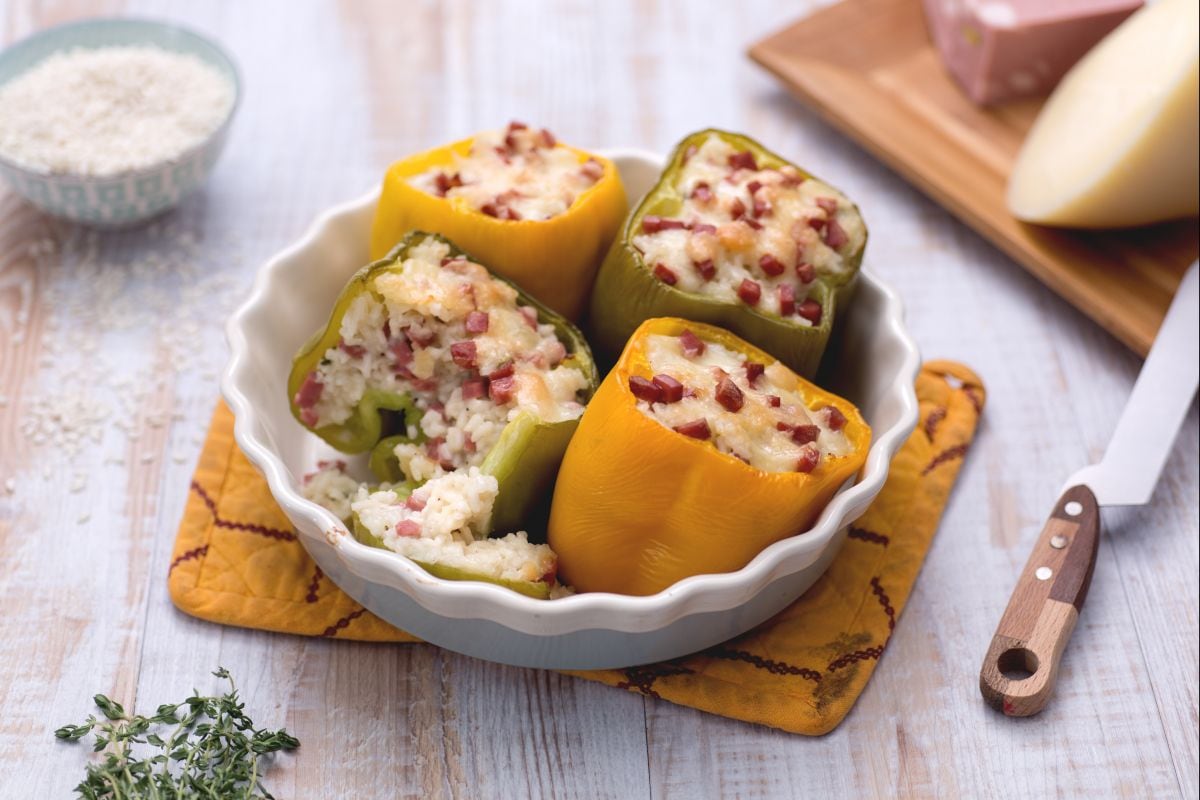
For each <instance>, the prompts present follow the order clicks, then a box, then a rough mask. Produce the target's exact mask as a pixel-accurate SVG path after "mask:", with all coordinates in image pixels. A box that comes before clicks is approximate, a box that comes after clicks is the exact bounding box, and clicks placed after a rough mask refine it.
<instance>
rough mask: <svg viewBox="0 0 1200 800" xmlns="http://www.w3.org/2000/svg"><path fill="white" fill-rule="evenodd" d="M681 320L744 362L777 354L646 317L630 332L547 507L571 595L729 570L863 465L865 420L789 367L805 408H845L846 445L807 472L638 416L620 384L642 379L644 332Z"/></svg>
mask: <svg viewBox="0 0 1200 800" xmlns="http://www.w3.org/2000/svg"><path fill="white" fill-rule="evenodd" d="M685 328H687V329H690V330H691V331H692V332H693V333H695V334H696V335H697V336H699V337H700V338H701V339H703V340H705V341H708V342H715V343H719V344H721V345H723V346H725V347H728V348H730V349H731V350H734V351H736V352H739V353H742V354H744V355H745V356H747V357H748V358H750V359H753V360H755V361H759V362H761V363H763V364H771V363H773V362H774V361H776V359H774V358H772V357H771V356H769V355H767V354H766V353H765V352H763V351H761V350H759V349H758V348H756V347H754V346H752V345H750V344H748V343H746V342H744V341H742V340H741V339H738V338H737V337H736V336H734V335H733V334H731V333H729V332H728V331H725V330H723V329H721V328H717V327H714V326H711V325H705V324H701V323H696V322H689V321H686V320H682V319H677V318H673V317H665V318H657V319H650V320H647V321H645V322H644V323H642V324H641V326H640V327H638V329H637V330H636V331H635V332H634V334H633V336H632V337H631V338H630V340H629V343H628V345H627V346H626V347H625V350H624V352H623V353H622V354H621V358H620V360H619V361H618V362H617V365H616V366H615V367H614V368H613V370H612V371H611V372H610V373H609V374H608V376H607V377H605V379H604V381H603V382H602V383H601V384H600V388H599V389H598V390H597V391H596V394H595V396H594V397H593V398H592V401H591V403H590V404H589V405H588V407H587V410H586V411H585V412H584V414H583V418H582V419H581V420H580V423H579V428H578V429H577V431H576V433H575V436H574V438H573V439H572V440H571V444H570V445H569V446H568V448H567V453H566V456H565V457H564V459H563V462H562V467H561V468H560V470H559V473H558V480H557V483H556V485H555V489H554V500H553V505H552V507H551V512H550V525H549V539H548V541H549V543H550V546H551V547H552V548H553V549H554V551H555V552H556V553H557V554H558V558H559V577H560V579H561V580H562V581H563V582H564V583H567V584H569V585H571V586H573V587H575V589H576V590H578V591H580V592H598V591H599V592H616V593H619V594H630V595H649V594H655V593H657V592H660V591H662V590H663V589H666V588H667V587H668V586H670V585H672V584H674V583H675V582H677V581H680V580H682V579H684V578H687V577H690V576H692V575H701V574H710V573H721V572H731V571H734V570H738V569H741V568H742V567H744V566H745V565H746V564H748V563H749V562H750V561H751V559H753V558H754V557H755V556H756V555H757V554H758V553H759V552H761V551H762V550H763V548H765V547H767V546H768V545H770V544H772V543H774V542H777V541H779V540H780V539H783V538H785V537H788V536H792V535H794V534H796V533H800V532H802V531H804V530H807V529H808V527H809V526H811V524H812V523H813V522H814V521H815V520H816V518H817V516H818V515H819V514H820V513H821V510H822V509H823V508H824V507H825V505H826V504H827V503H828V502H829V500H830V499H831V498H832V497H833V495H834V493H835V492H836V491H837V490H838V489H839V488H840V487H841V486H842V484H843V483H845V482H846V480H847V479H849V478H851V477H852V476H853V475H855V474H856V473H857V472H858V471H859V469H861V468H862V465H863V463H864V462H865V461H866V456H867V449H868V447H869V446H870V442H871V429H870V427H869V426H868V425H867V423H866V421H865V420H863V418H862V415H861V414H859V412H858V409H856V408H855V407H854V406H853V405H852V404H851V403H850V402H848V401H846V400H844V399H842V398H840V397H838V396H836V395H833V394H831V393H829V392H826V391H824V390H823V389H820V388H818V387H817V386H815V385H813V384H812V383H809V382H808V381H806V380H804V379H803V378H801V377H799V376H797V375H795V374H794V373H792V377H793V378H794V379H795V387H796V391H797V392H798V393H799V394H800V395H801V397H803V398H804V401H805V404H806V405H808V406H809V407H810V408H818V407H821V406H825V405H831V406H834V407H835V408H837V409H838V410H839V411H841V412H842V414H843V415H844V416H845V417H846V420H847V422H846V426H845V428H844V431H845V434H846V436H847V437H848V439H849V441H850V443H851V444H852V446H853V452H851V453H850V454H848V455H845V456H830V455H828V454H826V455H825V456H824V457H822V459H821V463H820V464H818V466H817V467H816V469H814V470H813V471H812V472H810V473H801V472H786V473H783V472H763V471H761V470H758V469H756V468H754V467H752V466H750V465H749V464H746V463H745V462H743V461H741V460H739V459H737V458H735V457H734V456H731V455H727V454H725V453H721V452H720V451H718V450H717V449H716V447H715V446H714V445H713V444H712V443H711V442H710V441H700V440H697V439H692V438H689V437H687V436H684V435H682V434H679V433H676V432H675V431H673V430H671V429H669V428H667V427H666V426H664V425H662V424H661V423H659V422H658V421H656V420H653V419H651V418H650V417H647V416H646V415H645V414H643V413H642V412H641V411H639V410H638V409H637V407H636V402H637V401H636V398H635V397H634V396H633V394H632V392H630V390H629V378H630V376H631V375H639V376H642V377H650V366H649V363H648V362H647V360H646V356H645V352H644V347H645V340H646V337H647V336H648V335H650V334H655V333H658V334H668V335H678V334H679V333H682V331H683V330H684V329H685Z"/></svg>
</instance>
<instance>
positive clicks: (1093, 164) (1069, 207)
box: [1008, 0, 1200, 228]
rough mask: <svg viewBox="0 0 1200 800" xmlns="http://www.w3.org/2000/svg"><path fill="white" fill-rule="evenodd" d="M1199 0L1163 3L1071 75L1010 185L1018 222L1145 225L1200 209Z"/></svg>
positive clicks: (1030, 139) (1046, 113)
mask: <svg viewBox="0 0 1200 800" xmlns="http://www.w3.org/2000/svg"><path fill="white" fill-rule="evenodd" d="M1198 26H1200V3H1197V0H1158V2H1155V3H1152V4H1150V5H1148V6H1146V7H1145V8H1143V9H1142V10H1141V11H1138V12H1137V13H1135V14H1134V15H1133V16H1131V17H1130V18H1129V19H1128V20H1127V21H1126V22H1124V23H1123V24H1122V25H1121V26H1120V27H1118V28H1117V29H1116V30H1115V31H1113V32H1112V33H1111V34H1109V35H1108V37H1106V38H1105V39H1104V40H1102V41H1101V42H1100V43H1099V44H1098V45H1096V47H1095V48H1093V49H1092V50H1091V51H1090V52H1089V53H1088V54H1087V55H1086V56H1084V58H1083V59H1082V60H1081V61H1080V62H1079V63H1078V64H1077V65H1076V66H1075V67H1074V68H1073V69H1072V70H1071V71H1070V72H1069V73H1068V74H1067V76H1066V77H1065V78H1063V81H1062V83H1061V84H1059V86H1058V88H1057V89H1056V90H1055V91H1054V94H1052V95H1051V96H1050V98H1049V100H1047V101H1046V105H1045V107H1044V108H1043V109H1042V111H1041V114H1040V115H1039V116H1038V118H1037V121H1036V122H1035V123H1034V126H1033V128H1032V129H1031V130H1030V132H1029V136H1028V138H1027V139H1026V140H1025V143H1024V145H1023V147H1022V148H1021V152H1020V154H1019V155H1018V156H1017V162H1016V165H1015V166H1014V168H1013V172H1012V176H1011V177H1010V179H1009V185H1008V207H1009V210H1010V211H1012V213H1013V214H1014V215H1016V217H1017V218H1018V219H1022V220H1025V221H1026V222H1036V223H1041V224H1044V225H1057V226H1064V227H1080V228H1110V227H1125V226H1132V225H1144V224H1147V223H1151V222H1160V221H1162V220H1168V219H1175V218H1178V217H1185V216H1190V215H1193V214H1196V213H1197V211H1198V210H1200V199H1198V195H1200V155H1198V153H1200V127H1198V124H1197V114H1198V112H1200V108H1198V103H1197V92H1198V91H1200V58H1198V57H1200V33H1198V30H1200V27H1198Z"/></svg>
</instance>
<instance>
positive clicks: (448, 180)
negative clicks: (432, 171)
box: [433, 172, 463, 197]
mask: <svg viewBox="0 0 1200 800" xmlns="http://www.w3.org/2000/svg"><path fill="white" fill-rule="evenodd" d="M433 184H434V187H435V188H436V189H437V193H438V196H439V197H445V196H446V192H448V191H450V190H451V189H456V188H458V187H459V186H462V185H463V182H462V178H461V177H460V176H459V174H458V173H457V172H456V173H454V174H453V175H447V174H446V173H444V172H439V173H438V174H437V177H435V178H434V179H433Z"/></svg>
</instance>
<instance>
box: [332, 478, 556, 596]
mask: <svg viewBox="0 0 1200 800" xmlns="http://www.w3.org/2000/svg"><path fill="white" fill-rule="evenodd" d="M391 491H393V492H395V493H396V494H397V495H398V496H399V497H400V498H402V499H403V498H406V497H408V496H409V495H410V494H412V487H410V486H393V487H391ZM349 522H350V529H351V530H352V531H354V538H355V539H358V541H360V542H362V543H363V544H365V545H367V546H368V547H378V548H379V549H380V550H388V547H387V545H385V544H384V543H383V540H382V539H380V538H379V537H378V536H375V535H374V534H373V533H371V532H370V531H368V530H367V528H366V526H364V525H363V524H362V523H361V522H359V520H358V515H357V514H352V515H351V518H350V521H349ZM388 552H389V553H390V552H391V550H388ZM409 560H410V561H412V562H413V563H414V564H416V565H417V566H418V567H420V568H421V569H423V570H425V571H426V572H428V573H429V574H430V575H434V576H436V577H438V578H445V579H446V580H450V581H483V582H484V583H494V584H496V585H498V586H503V587H505V588H507V589H512V590H513V591H514V592H519V593H521V594H523V595H526V596H527V597H532V598H534V599H536V600H548V599H549V598H550V584H548V583H546V582H545V581H510V580H504V579H502V578H493V577H491V576H489V575H481V574H480V573H478V572H471V571H470V570H465V569H459V568H458V567H447V566H444V565H442V564H431V563H429V562H427V561H418V560H417V559H415V558H413V559H409Z"/></svg>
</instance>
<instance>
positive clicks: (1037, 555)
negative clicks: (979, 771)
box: [979, 486, 1100, 717]
mask: <svg viewBox="0 0 1200 800" xmlns="http://www.w3.org/2000/svg"><path fill="white" fill-rule="evenodd" d="M1099 541H1100V507H1099V506H1098V505H1097V504H1096V496H1095V495H1093V494H1092V491H1091V489H1088V488H1087V487H1086V486H1072V487H1071V488H1070V489H1067V490H1066V491H1065V492H1063V493H1062V496H1061V497H1059V498H1058V503H1056V504H1055V506H1054V511H1052V512H1051V513H1050V518H1049V519H1048V520H1046V527H1044V528H1042V533H1041V536H1039V537H1038V541H1037V544H1036V545H1035V546H1034V548H1033V554H1032V555H1030V556H1029V561H1028V562H1027V563H1026V564H1025V570H1024V571H1023V572H1022V573H1021V577H1020V579H1019V580H1018V581H1017V586H1016V588H1015V589H1013V594H1012V599H1010V600H1009V601H1008V608H1006V609H1005V610H1004V616H1003V617H1001V618H1000V624H999V625H998V626H997V627H996V635H995V636H993V637H992V644H991V646H990V647H989V648H988V652H987V657H986V658H985V659H984V661H983V669H981V670H980V671H979V690H980V691H981V692H983V699H984V700H986V701H987V702H988V705H990V706H991V707H992V708H994V709H996V710H997V711H1002V712H1004V713H1005V714H1007V715H1009V716H1012V717H1028V716H1031V715H1033V714H1036V713H1038V712H1039V711H1041V710H1042V708H1044V707H1045V705H1046V702H1047V701H1048V700H1049V699H1050V694H1051V692H1053V691H1054V684H1055V681H1057V680H1058V665H1059V662H1060V661H1061V660H1062V656H1063V652H1064V651H1065V650H1066V648H1067V640H1069V639H1070V638H1071V632H1072V631H1073V630H1074V629H1075V622H1076V620H1078V619H1079V610H1080V609H1081V608H1082V607H1083V600H1084V598H1085V597H1087V591H1088V586H1089V585H1090V584H1091V582H1092V570H1093V568H1094V567H1095V566H1096V549H1097V547H1098V543H1099Z"/></svg>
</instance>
